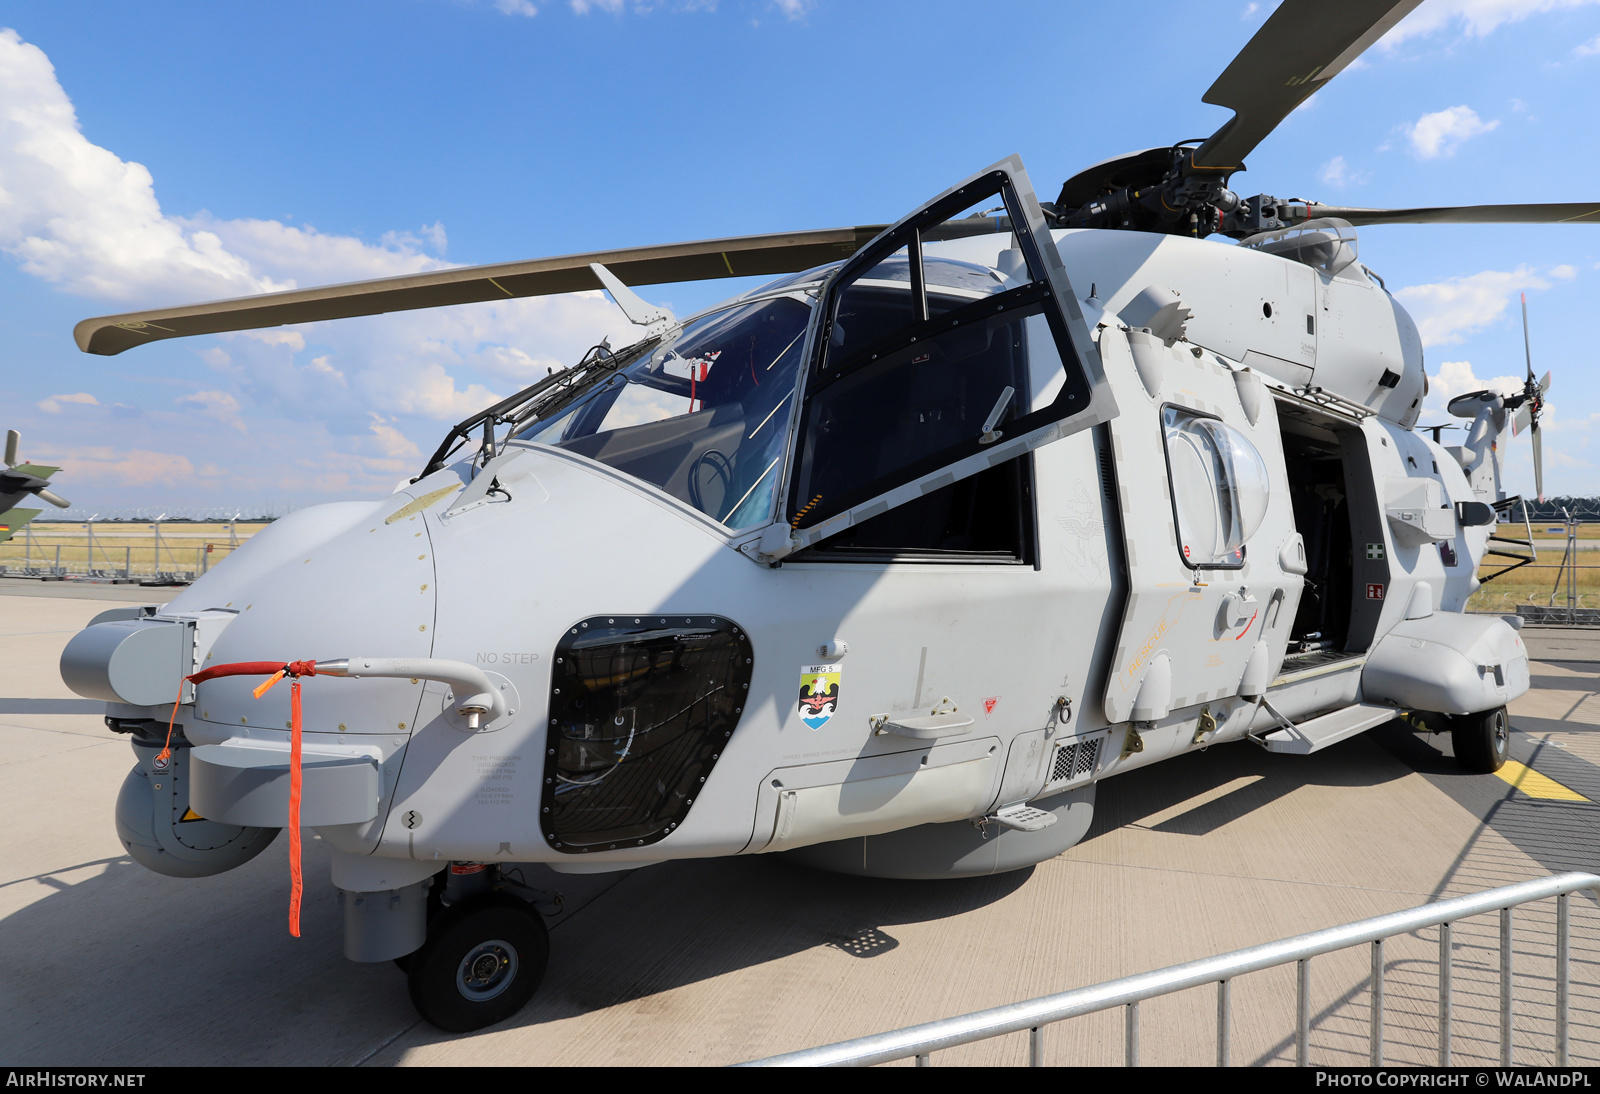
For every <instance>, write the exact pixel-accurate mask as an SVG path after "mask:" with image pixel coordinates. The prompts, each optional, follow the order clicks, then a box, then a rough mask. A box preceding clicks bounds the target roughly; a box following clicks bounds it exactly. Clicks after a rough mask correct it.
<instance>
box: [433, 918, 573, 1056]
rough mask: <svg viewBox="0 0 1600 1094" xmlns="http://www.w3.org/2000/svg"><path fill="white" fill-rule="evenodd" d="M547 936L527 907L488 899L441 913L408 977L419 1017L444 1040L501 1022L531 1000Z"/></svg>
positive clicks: (545, 954)
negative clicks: (447, 1035)
mask: <svg viewBox="0 0 1600 1094" xmlns="http://www.w3.org/2000/svg"><path fill="white" fill-rule="evenodd" d="M549 957H550V935H549V933H548V932H547V931H546V930H545V925H544V919H543V917H541V916H540V915H539V913H538V912H537V911H535V910H534V909H533V907H532V906H531V905H528V904H526V903H524V902H523V901H520V900H518V899H516V898H515V897H512V896H507V895H504V894H491V895H489V896H485V897H480V898H478V899H476V900H472V901H468V902H466V903H464V904H458V905H456V906H454V907H452V908H449V909H447V910H446V911H445V912H443V913H442V914H441V915H440V916H439V917H438V918H437V919H435V920H434V921H433V922H431V923H430V924H429V925H428V940H427V941H426V942H424V943H423V944H422V947H421V948H420V949H418V950H417V951H416V952H415V953H413V954H411V955H410V961H409V963H408V964H409V966H410V967H409V968H408V969H407V970H406V977H407V983H408V986H409V987H410V990H411V1003H412V1005H413V1006H415V1007H416V1008H417V1013H418V1014H420V1015H422V1017H424V1018H426V1019H427V1020H428V1021H429V1022H431V1023H433V1024H434V1025H435V1026H438V1027H439V1028H440V1029H442V1030H444V1031H446V1032H447V1033H467V1032H470V1031H472V1030H475V1029H482V1028H483V1027H485V1026H491V1025H493V1024H494V1023H496V1022H500V1021H504V1020H505V1019H507V1018H509V1017H511V1016H512V1015H513V1014H515V1013H516V1012H517V1011H519V1010H521V1009H522V1008H523V1006H524V1005H525V1004H526V1003H527V1002H528V1000H529V999H531V998H533V993H534V991H535V990H536V989H537V988H538V987H539V982H540V981H541V980H543V979H544V970H545V965H546V963H547V962H548V961H549Z"/></svg>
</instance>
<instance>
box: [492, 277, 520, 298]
mask: <svg viewBox="0 0 1600 1094" xmlns="http://www.w3.org/2000/svg"><path fill="white" fill-rule="evenodd" d="M489 284H491V285H493V286H494V287H495V288H497V289H499V290H500V291H501V292H503V293H505V294H506V295H507V296H512V297H514V296H516V293H514V292H512V291H511V290H510V289H508V288H506V287H505V286H504V285H502V284H500V282H498V281H496V280H495V279H494V278H492V277H491V278H489Z"/></svg>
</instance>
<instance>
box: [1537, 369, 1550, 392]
mask: <svg viewBox="0 0 1600 1094" xmlns="http://www.w3.org/2000/svg"><path fill="white" fill-rule="evenodd" d="M1549 390H1550V373H1549V372H1548V371H1547V372H1546V373H1545V374H1544V379H1542V380H1540V381H1539V394H1540V395H1543V394H1544V393H1545V392H1547V391H1549Z"/></svg>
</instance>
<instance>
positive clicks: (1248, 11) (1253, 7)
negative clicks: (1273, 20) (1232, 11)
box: [1239, 2, 1261, 21]
mask: <svg viewBox="0 0 1600 1094" xmlns="http://www.w3.org/2000/svg"><path fill="white" fill-rule="evenodd" d="M1260 10H1261V5H1260V4H1257V3H1254V2H1252V3H1249V4H1246V5H1245V6H1244V10H1243V11H1241V12H1240V13H1239V19H1240V21H1243V20H1246V19H1249V18H1250V17H1251V16H1252V15H1254V14H1255V13H1256V12H1258V11H1260Z"/></svg>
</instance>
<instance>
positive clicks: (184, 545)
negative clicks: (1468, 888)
mask: <svg viewBox="0 0 1600 1094" xmlns="http://www.w3.org/2000/svg"><path fill="white" fill-rule="evenodd" d="M266 526H267V522H265V521H252V522H248V523H247V522H244V521H240V522H239V523H238V524H237V525H234V526H233V527H232V529H231V533H232V534H231V535H230V527H229V526H228V525H227V524H221V523H213V524H203V523H187V522H163V523H162V524H161V525H160V536H161V543H160V546H159V550H158V548H157V544H156V529H155V528H154V527H153V526H152V525H151V524H150V523H147V522H135V521H128V522H121V521H97V522H95V524H94V527H93V531H94V545H93V546H94V550H93V554H92V562H91V552H90V542H89V530H88V527H87V526H86V525H83V524H66V523H57V522H52V523H41V522H38V521H35V522H34V523H33V524H31V525H29V529H31V531H32V539H31V545H30V542H29V537H28V536H27V535H25V534H24V533H18V534H17V535H16V536H14V537H13V538H12V539H11V540H9V541H8V542H6V543H0V567H3V568H5V569H7V570H10V571H11V572H13V573H16V572H19V571H20V570H22V569H24V568H25V567H27V566H32V567H35V568H40V567H43V568H49V567H52V566H54V565H55V564H56V559H57V553H56V552H57V548H58V547H59V549H60V556H59V557H60V563H61V566H62V568H63V569H65V570H66V571H67V572H68V573H75V574H84V573H89V572H91V571H100V572H101V573H102V574H104V575H106V576H112V575H120V574H121V573H122V571H123V568H124V566H126V567H128V569H129V570H130V572H131V575H132V576H135V577H137V576H139V575H149V574H156V573H163V572H165V573H190V574H199V573H202V572H204V571H205V570H206V569H209V568H210V567H212V566H215V565H217V563H219V562H221V561H222V560H223V559H225V558H227V557H228V554H229V553H230V552H231V551H233V550H234V547H235V540H237V543H243V542H244V541H245V540H247V539H249V538H250V537H251V536H253V535H254V534H255V533H257V532H259V531H260V530H261V529H263V528H265V527H266ZM1553 527H1556V525H1554V524H1536V525H1534V527H1533V532H1534V536H1533V538H1534V543H1535V544H1536V545H1537V546H1538V549H1539V561H1538V563H1536V564H1534V565H1531V566H1523V567H1520V568H1519V569H1517V570H1514V571H1512V572H1511V573H1509V574H1506V575H1505V576H1504V577H1501V578H1497V579H1496V580H1494V581H1491V582H1489V583H1488V584H1486V585H1484V587H1483V588H1482V589H1480V590H1479V591H1478V592H1476V593H1474V594H1473V596H1472V599H1471V600H1470V601H1468V603H1467V610H1468V611H1483V612H1513V611H1515V610H1516V606H1517V605H1518V604H1550V603H1551V599H1550V592H1551V589H1552V587H1553V586H1554V585H1555V583H1556V575H1557V573H1558V571H1559V570H1560V565H1561V555H1562V552H1563V551H1564V550H1565V548H1566V542H1567V538H1566V534H1565V533H1564V532H1560V533H1554V534H1553V533H1551V532H1549V531H1548V529H1549V528H1553ZM1501 531H1502V533H1503V534H1505V535H1506V536H1508V537H1514V538H1520V537H1521V536H1522V535H1524V534H1525V533H1524V531H1523V529H1522V528H1521V527H1520V526H1518V525H1502V526H1501ZM1578 539H1579V540H1580V541H1595V540H1600V524H1581V525H1579V526H1578ZM208 544H209V545H210V548H211V549H210V551H209V552H208V551H207V550H206V547H207V545H208ZM1510 561H1511V560H1510V559H1505V560H1503V561H1502V560H1500V559H1496V558H1493V557H1491V558H1489V559H1488V560H1486V561H1485V563H1484V565H1483V566H1481V567H1480V568H1479V570H1478V573H1479V576H1480V577H1482V576H1484V575H1487V574H1491V573H1493V572H1494V571H1495V570H1497V569H1500V568H1501V567H1502V566H1504V565H1506V564H1508V563H1509V562H1510ZM1575 591H1576V593H1577V595H1578V605H1579V606H1580V607H1585V608H1594V607H1600V550H1593V551H1579V552H1578V567H1577V571H1576V582H1575ZM1554 602H1555V603H1556V604H1557V605H1559V606H1564V605H1565V604H1566V602H1567V581H1566V578H1565V577H1564V576H1563V577H1562V580H1561V588H1560V590H1559V591H1558V592H1557V593H1556V597H1555V601H1554Z"/></svg>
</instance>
